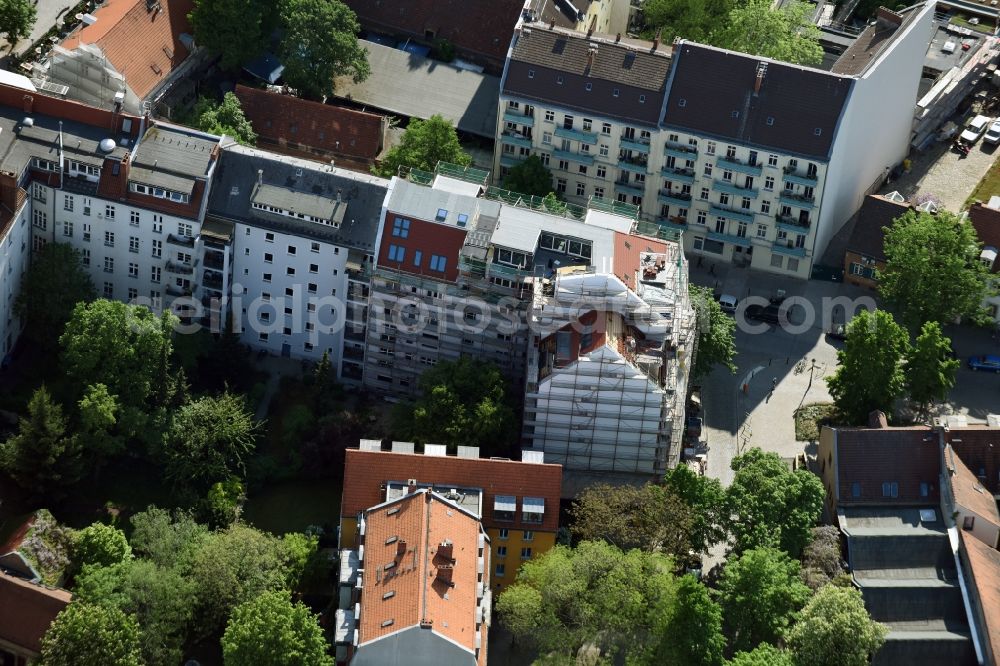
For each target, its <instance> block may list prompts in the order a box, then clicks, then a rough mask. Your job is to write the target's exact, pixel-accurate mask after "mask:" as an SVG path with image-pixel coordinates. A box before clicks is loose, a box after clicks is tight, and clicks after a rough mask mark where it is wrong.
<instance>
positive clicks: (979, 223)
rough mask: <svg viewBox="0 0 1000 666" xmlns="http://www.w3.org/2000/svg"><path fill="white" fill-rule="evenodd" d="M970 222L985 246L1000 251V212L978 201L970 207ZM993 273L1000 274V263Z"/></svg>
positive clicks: (998, 262)
mask: <svg viewBox="0 0 1000 666" xmlns="http://www.w3.org/2000/svg"><path fill="white" fill-rule="evenodd" d="M969 222H971V223H972V227H973V228H974V229H975V230H976V236H978V237H979V240H980V241H981V242H982V244H983V245H984V246H989V247H994V248H996V249H998V250H1000V210H997V209H996V208H990V207H989V206H987V205H986V204H984V203H981V202H979V201H977V202H976V203H974V204H972V206H970V207H969ZM993 272H994V273H997V272H1000V261H997V262H994V263H993Z"/></svg>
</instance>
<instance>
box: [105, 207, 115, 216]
mask: <svg viewBox="0 0 1000 666" xmlns="http://www.w3.org/2000/svg"><path fill="white" fill-rule="evenodd" d="M104 217H106V218H108V219H109V220H113V219H115V207H114V206H112V205H111V204H107V205H106V206H104Z"/></svg>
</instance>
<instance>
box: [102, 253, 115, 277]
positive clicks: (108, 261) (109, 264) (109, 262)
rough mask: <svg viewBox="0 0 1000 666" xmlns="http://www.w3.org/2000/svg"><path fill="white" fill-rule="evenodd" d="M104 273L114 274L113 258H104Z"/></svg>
mask: <svg viewBox="0 0 1000 666" xmlns="http://www.w3.org/2000/svg"><path fill="white" fill-rule="evenodd" d="M104 272H105V273H114V272H115V258H114V257H104Z"/></svg>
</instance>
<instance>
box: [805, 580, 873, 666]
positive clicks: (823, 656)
mask: <svg viewBox="0 0 1000 666" xmlns="http://www.w3.org/2000/svg"><path fill="white" fill-rule="evenodd" d="M887 631H888V630H887V629H886V627H885V626H884V625H882V624H879V623H878V622H873V621H872V619H871V617H870V616H869V615H868V611H866V610H865V604H864V601H862V599H861V592H859V591H858V590H856V589H855V588H854V587H839V586H837V585H827V586H825V587H823V588H821V589H820V590H819V591H818V592H817V593H816V594H815V596H813V598H812V599H810V600H809V603H807V604H806V606H805V608H803V609H802V613H801V614H800V615H799V620H798V622H796V623H795V626H793V627H792V628H791V630H790V631H789V632H788V635H787V638H786V640H787V643H788V648H789V650H790V651H791V653H792V657H793V663H794V664H795V666H867V664H868V663H869V659H870V658H871V655H872V654H874V653H875V652H876V651H877V650H878V649H879V648H880V647H882V644H883V643H884V642H885V635H886V633H887Z"/></svg>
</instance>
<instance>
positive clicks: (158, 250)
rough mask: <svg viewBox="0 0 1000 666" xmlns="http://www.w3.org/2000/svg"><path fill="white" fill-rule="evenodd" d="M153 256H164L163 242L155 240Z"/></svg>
mask: <svg viewBox="0 0 1000 666" xmlns="http://www.w3.org/2000/svg"><path fill="white" fill-rule="evenodd" d="M248 249H249V248H248ZM153 256H154V257H156V258H159V257H162V256H163V241H160V240H153Z"/></svg>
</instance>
